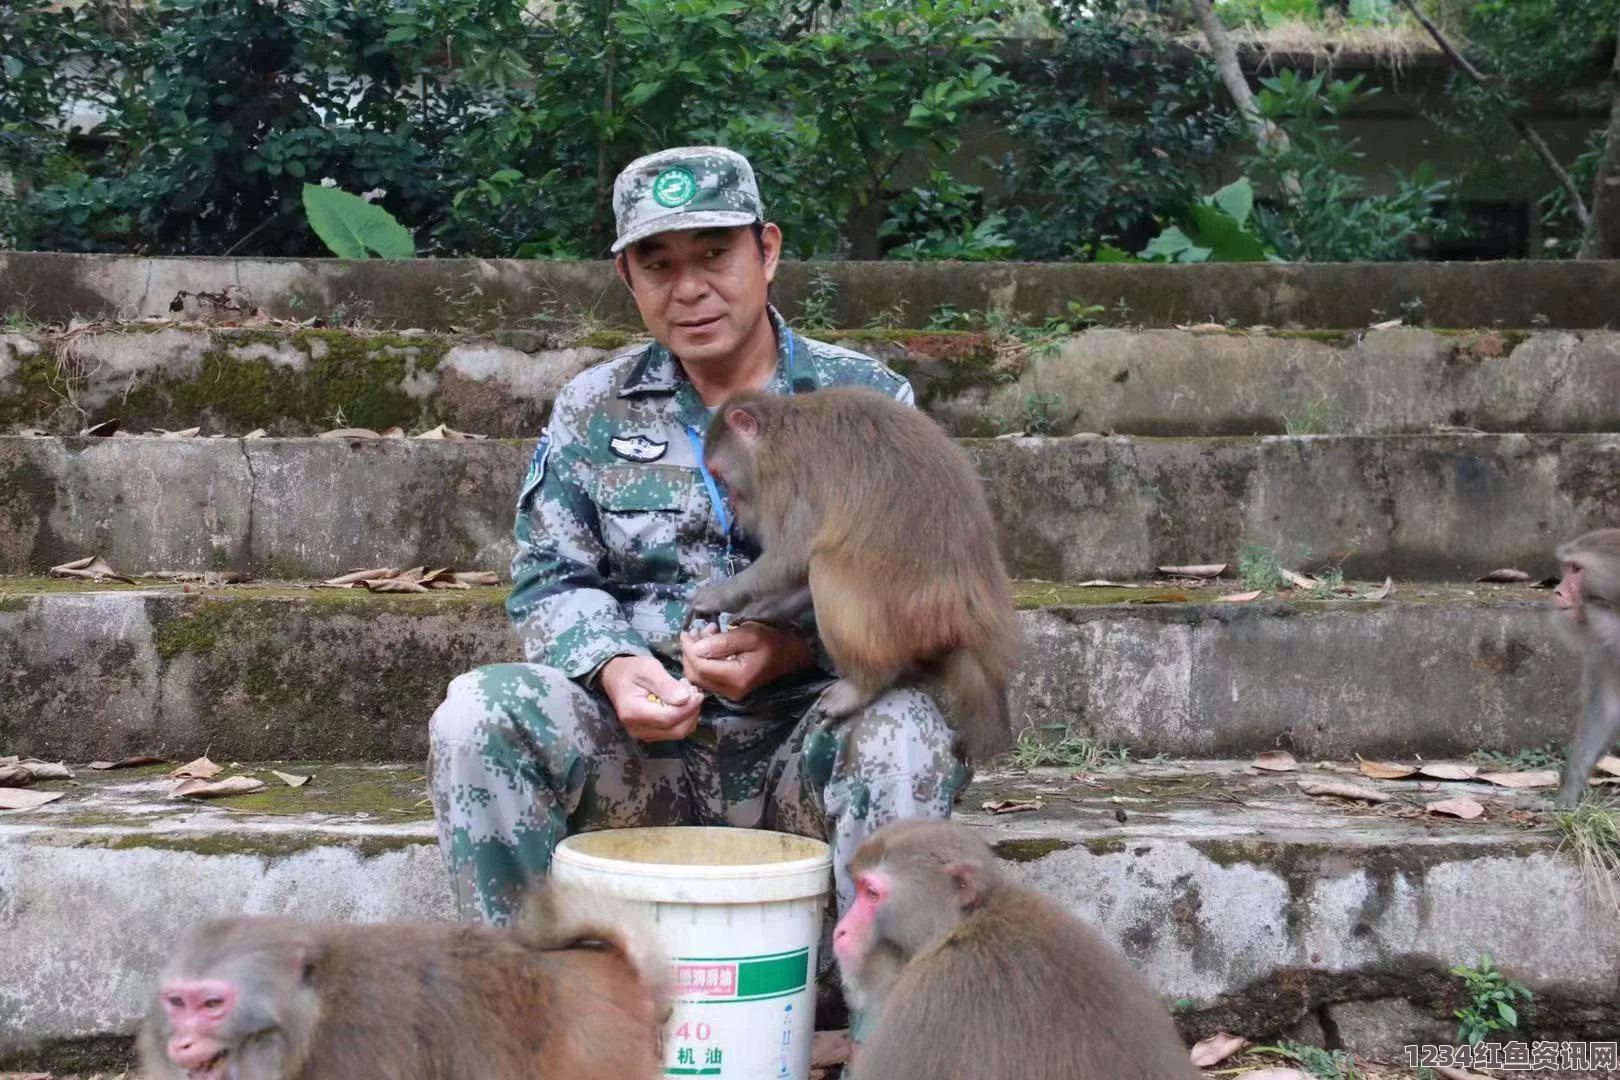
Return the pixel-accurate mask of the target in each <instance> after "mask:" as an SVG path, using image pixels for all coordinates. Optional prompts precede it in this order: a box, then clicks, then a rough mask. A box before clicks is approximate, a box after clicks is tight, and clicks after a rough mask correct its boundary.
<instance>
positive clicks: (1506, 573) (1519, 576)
mask: <svg viewBox="0 0 1620 1080" xmlns="http://www.w3.org/2000/svg"><path fill="white" fill-rule="evenodd" d="M1474 580H1475V581H1495V582H1500V583H1503V584H1509V583H1517V582H1524V581H1529V580H1531V578H1530V575H1529V574H1527V573H1525V572H1524V571H1523V570H1512V569H1505V570H1492V571H1491V572H1490V573H1488V574H1486V575H1485V576H1484V577H1477V578H1475V579H1474Z"/></svg>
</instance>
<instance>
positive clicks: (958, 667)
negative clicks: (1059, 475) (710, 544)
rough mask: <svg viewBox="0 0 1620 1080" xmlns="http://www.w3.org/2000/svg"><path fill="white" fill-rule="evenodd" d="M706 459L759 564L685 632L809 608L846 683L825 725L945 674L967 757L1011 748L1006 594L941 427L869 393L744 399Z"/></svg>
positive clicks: (703, 592) (989, 529) (715, 432)
mask: <svg viewBox="0 0 1620 1080" xmlns="http://www.w3.org/2000/svg"><path fill="white" fill-rule="evenodd" d="M703 460H704V464H705V465H706V467H707V468H708V469H709V471H710V472H711V473H712V474H713V475H714V477H715V479H716V480H717V481H719V482H720V483H723V484H724V485H725V487H726V490H727V493H728V495H729V497H730V501H731V504H732V508H733V510H734V512H735V514H736V518H737V524H738V525H740V526H741V527H742V529H743V530H744V531H745V532H746V533H748V534H749V535H750V536H751V537H753V538H754V539H755V540H756V541H757V542H758V543H759V545H760V548H761V554H760V557H759V558H758V559H757V560H755V561H754V563H753V564H752V565H750V566H749V567H748V568H747V569H745V570H743V571H742V572H740V573H739V574H737V575H736V576H735V577H732V578H727V579H725V580H722V581H719V582H716V583H713V584H709V585H705V586H703V587H701V588H699V589H698V590H697V591H696V593H695V594H694V595H693V597H692V604H691V608H690V610H689V611H688V613H687V625H690V624H691V622H692V619H693V618H694V617H697V616H701V617H705V618H708V617H713V616H716V615H718V614H719V613H720V612H722V611H726V612H732V613H734V614H735V615H736V616H737V618H738V620H739V621H744V620H748V619H757V620H759V621H762V622H778V621H785V620H788V619H791V618H793V617H795V616H797V615H800V614H802V613H803V612H805V611H806V610H809V609H810V608H812V607H813V608H814V609H815V617H816V627H817V629H818V631H819V632H820V634H821V638H822V640H823V641H824V642H825V643H826V645H827V652H828V653H829V654H830V655H831V657H832V659H833V662H834V663H835V664H836V665H837V667H838V670H839V673H840V674H841V675H842V676H843V678H841V679H840V680H839V681H838V682H837V683H835V684H834V685H833V686H832V687H831V688H830V689H828V691H827V693H826V694H825V695H824V696H823V697H822V700H821V707H822V710H823V711H824V712H825V713H826V714H827V715H829V716H847V715H849V714H850V713H852V712H854V711H856V710H857V709H860V708H862V707H863V706H865V705H866V704H868V703H869V702H870V701H871V700H872V699H873V698H875V697H877V696H878V695H879V694H880V693H882V692H883V691H885V690H887V689H888V688H889V687H891V686H893V685H894V683H895V682H896V681H897V680H898V679H899V678H901V677H902V676H905V675H910V674H914V675H930V674H935V673H937V674H940V675H942V676H943V679H944V682H945V685H946V687H947V688H948V689H949V691H950V694H951V698H952V705H953V710H952V711H953V713H954V715H955V717H956V723H955V727H956V731H957V744H958V750H959V752H961V753H963V754H964V755H965V756H966V757H968V758H970V759H972V760H975V761H983V760H986V759H988V758H990V757H993V756H995V755H996V754H997V753H1000V752H1001V751H1002V750H1004V749H1006V747H1007V746H1008V745H1009V744H1010V742H1011V740H1012V732H1011V722H1010V717H1009V716H1008V711H1007V682H1008V679H1009V677H1010V675H1011V671H1012V667H1013V664H1014V662H1015V656H1016V652H1017V647H1018V639H1017V624H1016V621H1015V618H1014V615H1013V604H1012V590H1011V588H1010V586H1009V584H1008V581H1007V574H1006V571H1005V570H1004V569H1003V567H1002V561H1001V553H1000V551H999V550H998V549H997V547H996V531H995V525H994V523H993V522H992V521H991V518H990V507H989V503H988V501H987V500H986V498H985V494H984V487H983V484H982V483H981V482H980V480H979V476H978V474H977V473H976V472H974V470H973V465H972V463H971V462H970V461H969V460H968V457H967V455H966V454H965V453H963V452H962V449H961V448H960V447H959V446H957V445H956V443H954V442H953V441H951V439H950V437H949V436H947V435H946V434H945V432H944V431H943V430H941V429H940V427H939V425H938V424H936V423H935V422H934V421H933V420H932V419H930V418H929V417H928V416H927V415H926V414H924V413H923V412H921V411H920V410H917V409H914V408H911V407H909V406H906V405H903V404H901V403H900V402H898V401H895V400H894V399H892V398H890V397H888V396H886V395H884V394H881V393H878V392H877V391H875V390H862V389H855V388H848V387H839V388H836V389H826V390H816V391H812V392H809V393H803V394H795V395H791V396H789V395H778V394H766V393H760V392H749V393H742V394H735V395H733V396H731V397H730V398H728V399H727V400H726V401H724V402H723V403H721V405H720V408H719V410H718V411H717V412H716V413H715V417H714V419H713V420H712V421H711V422H710V424H709V430H708V434H707V437H706V439H705V441H704V453H703Z"/></svg>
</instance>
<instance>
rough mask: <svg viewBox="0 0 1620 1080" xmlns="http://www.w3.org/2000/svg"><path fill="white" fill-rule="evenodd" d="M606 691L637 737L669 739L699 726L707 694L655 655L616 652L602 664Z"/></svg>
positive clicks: (617, 712)
mask: <svg viewBox="0 0 1620 1080" xmlns="http://www.w3.org/2000/svg"><path fill="white" fill-rule="evenodd" d="M600 683H601V687H602V692H603V693H604V694H606V695H607V699H608V702H609V703H610V704H611V705H612V706H613V711H614V712H615V713H616V714H617V715H618V717H619V723H620V724H622V725H624V730H625V731H626V732H628V733H629V735H630V737H631V738H633V739H640V740H641V741H642V742H667V741H670V740H674V739H684V738H686V737H687V736H688V735H690V734H692V732H693V731H695V730H696V729H697V723H698V713H699V711H700V710H701V709H702V707H703V694H702V693H701V692H699V691H698V689H697V688H696V687H694V686H693V685H692V684H691V683H690V682H689V681H687V680H686V679H675V678H671V677H670V674H669V672H667V671H665V670H664V665H663V664H661V663H659V662H658V661H657V660H656V659H654V658H653V657H651V656H616V657H614V658H613V659H612V660H609V661H608V662H607V664H606V665H605V666H604V667H603V668H602V677H601V680H600Z"/></svg>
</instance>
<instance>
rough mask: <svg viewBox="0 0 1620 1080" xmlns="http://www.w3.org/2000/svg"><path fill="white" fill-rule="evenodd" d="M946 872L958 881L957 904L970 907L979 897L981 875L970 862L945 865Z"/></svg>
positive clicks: (953, 879)
mask: <svg viewBox="0 0 1620 1080" xmlns="http://www.w3.org/2000/svg"><path fill="white" fill-rule="evenodd" d="M945 872H946V873H947V874H949V875H950V876H951V880H952V881H953V882H955V883H956V906H957V907H962V908H965V907H970V906H971V905H972V904H973V903H974V902H975V901H976V900H978V899H979V875H978V871H977V870H976V869H975V867H974V866H973V864H972V863H970V862H953V863H950V864H948V865H947V866H946V867H945Z"/></svg>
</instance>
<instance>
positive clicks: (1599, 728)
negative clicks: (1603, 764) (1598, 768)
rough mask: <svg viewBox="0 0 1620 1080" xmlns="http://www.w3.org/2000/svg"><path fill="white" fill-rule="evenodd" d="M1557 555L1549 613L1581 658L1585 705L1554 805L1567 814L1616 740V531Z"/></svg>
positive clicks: (1576, 542)
mask: <svg viewBox="0 0 1620 1080" xmlns="http://www.w3.org/2000/svg"><path fill="white" fill-rule="evenodd" d="M1557 555H1558V561H1559V562H1560V563H1561V564H1562V565H1563V574H1564V576H1563V580H1561V581H1560V582H1559V583H1558V590H1557V591H1556V592H1554V593H1553V610H1554V612H1555V614H1556V616H1557V619H1558V626H1559V629H1560V630H1561V631H1562V633H1563V637H1564V638H1565V640H1566V641H1568V642H1569V644H1570V645H1571V646H1572V647H1573V648H1574V649H1575V650H1576V651H1577V652H1579V653H1580V654H1581V697H1582V698H1583V699H1584V702H1583V707H1582V712H1581V718H1580V720H1579V721H1578V722H1577V723H1576V725H1575V736H1574V738H1573V739H1572V740H1571V741H1570V745H1569V754H1568V758H1567V760H1566V761H1565V762H1564V776H1563V783H1562V785H1561V786H1560V787H1559V789H1558V805H1559V806H1560V807H1563V808H1565V809H1568V808H1569V807H1572V806H1574V805H1575V804H1576V803H1577V802H1579V801H1580V797H1581V793H1582V792H1583V791H1585V790H1586V782H1587V779H1588V777H1590V776H1591V775H1592V767H1593V766H1594V765H1596V764H1597V760H1598V758H1600V757H1602V756H1603V755H1604V754H1605V753H1607V752H1608V750H1609V747H1610V746H1612V745H1613V743H1614V739H1615V736H1616V734H1620V610H1617V606H1620V529H1596V530H1593V531H1592V532H1589V533H1585V534H1583V535H1581V536H1577V537H1576V538H1575V539H1573V540H1571V541H1569V542H1568V543H1566V544H1562V545H1560V546H1559V548H1558V551H1557Z"/></svg>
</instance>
